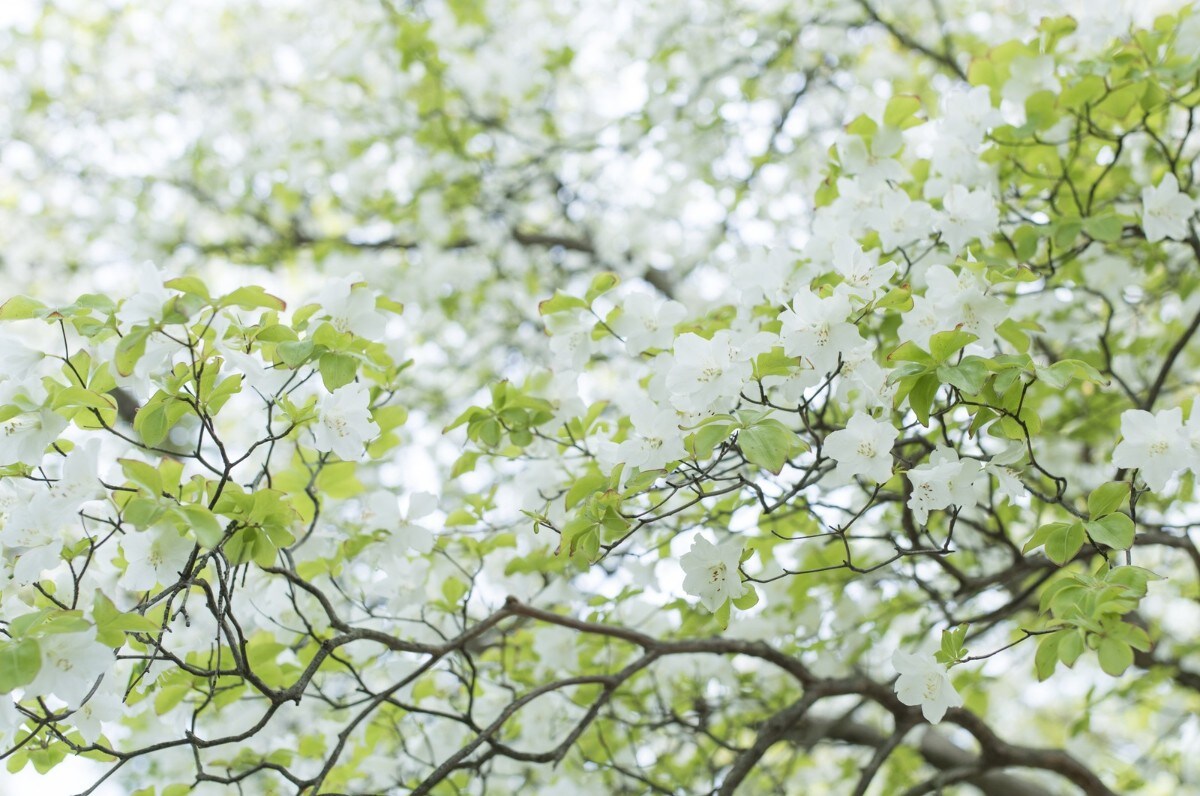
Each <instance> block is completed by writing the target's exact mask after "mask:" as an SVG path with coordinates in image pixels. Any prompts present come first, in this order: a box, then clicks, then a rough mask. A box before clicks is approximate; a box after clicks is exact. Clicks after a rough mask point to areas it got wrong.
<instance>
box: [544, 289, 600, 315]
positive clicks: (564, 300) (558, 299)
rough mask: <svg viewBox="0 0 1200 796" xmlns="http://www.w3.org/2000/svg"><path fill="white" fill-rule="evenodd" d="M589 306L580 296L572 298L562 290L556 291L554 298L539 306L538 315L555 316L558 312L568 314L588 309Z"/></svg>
mask: <svg viewBox="0 0 1200 796" xmlns="http://www.w3.org/2000/svg"><path fill="white" fill-rule="evenodd" d="M587 306H588V303H587V302H586V301H584V300H583V299H581V298H579V297H578V296H570V295H567V294H566V293H563V292H562V291H561V290H556V291H554V295H553V296H551V297H550V298H548V299H546V300H545V301H543V302H540V303H539V304H538V314H539V315H553V314H554V313H556V312H566V311H567V310H578V309H587Z"/></svg>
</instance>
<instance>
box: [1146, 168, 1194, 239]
mask: <svg viewBox="0 0 1200 796" xmlns="http://www.w3.org/2000/svg"><path fill="white" fill-rule="evenodd" d="M1195 212H1196V200H1195V199H1193V198H1192V197H1190V196H1188V195H1187V194H1185V193H1182V192H1181V191H1180V190H1179V180H1177V179H1176V178H1175V175H1174V174H1168V175H1167V176H1165V177H1163V178H1162V180H1160V181H1159V183H1158V185H1157V186H1155V187H1151V186H1146V187H1145V188H1143V189H1142V232H1144V233H1145V234H1146V240H1148V241H1150V242H1151V243H1154V242H1156V241H1160V240H1162V239H1163V238H1171V239H1173V240H1183V239H1184V238H1186V237H1187V236H1188V232H1189V222H1190V221H1191V220H1192V216H1193V215H1194V214H1195Z"/></svg>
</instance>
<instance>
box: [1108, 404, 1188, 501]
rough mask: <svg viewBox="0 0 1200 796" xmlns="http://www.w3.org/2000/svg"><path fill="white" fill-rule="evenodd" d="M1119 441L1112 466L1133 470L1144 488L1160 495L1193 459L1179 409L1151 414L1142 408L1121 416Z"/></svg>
mask: <svg viewBox="0 0 1200 796" xmlns="http://www.w3.org/2000/svg"><path fill="white" fill-rule="evenodd" d="M1121 437H1122V439H1121V441H1120V442H1119V443H1117V447H1116V448H1115V449H1114V450H1113V457H1112V460H1113V464H1115V465H1116V466H1118V467H1128V468H1136V469H1137V470H1138V472H1140V473H1141V476H1142V480H1144V481H1145V482H1146V485H1147V486H1149V487H1150V488H1151V489H1153V490H1154V491H1155V492H1159V491H1161V490H1162V489H1164V488H1165V487H1166V485H1167V481H1168V480H1170V478H1171V476H1173V475H1174V474H1175V473H1177V472H1178V471H1180V470H1182V469H1183V468H1184V467H1186V466H1188V464H1189V463H1190V461H1191V460H1192V457H1191V453H1192V449H1191V445H1190V439H1189V437H1188V435H1186V434H1185V433H1184V430H1183V410H1182V409H1180V408H1179V407H1174V408H1173V409H1164V410H1162V411H1159V412H1155V413H1154V414H1151V413H1150V412H1146V411H1143V410H1141V409H1128V410H1126V411H1124V412H1122V413H1121Z"/></svg>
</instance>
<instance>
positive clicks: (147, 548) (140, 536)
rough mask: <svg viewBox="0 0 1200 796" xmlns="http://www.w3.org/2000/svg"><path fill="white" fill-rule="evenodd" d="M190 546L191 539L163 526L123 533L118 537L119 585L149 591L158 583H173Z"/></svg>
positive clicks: (183, 563)
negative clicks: (122, 564) (122, 569)
mask: <svg viewBox="0 0 1200 796" xmlns="http://www.w3.org/2000/svg"><path fill="white" fill-rule="evenodd" d="M194 547H195V545H194V544H193V542H192V541H191V540H189V539H188V538H187V537H184V536H181V535H180V534H179V532H178V531H176V530H175V529H174V528H172V527H170V526H167V525H156V526H154V527H152V528H149V529H147V530H145V531H131V532H129V533H126V534H125V535H124V536H122V537H121V552H122V553H123V554H124V556H125V561H126V566H125V575H124V577H123V578H122V579H121V585H122V586H124V587H125V588H127V589H129V590H130V591H149V590H151V589H153V588H154V587H155V586H157V585H158V584H160V583H161V584H163V585H167V584H171V583H174V582H175V581H177V580H179V573H180V571H181V570H182V569H183V568H184V566H185V565H186V564H187V561H188V558H189V557H191V555H192V549H193V548H194Z"/></svg>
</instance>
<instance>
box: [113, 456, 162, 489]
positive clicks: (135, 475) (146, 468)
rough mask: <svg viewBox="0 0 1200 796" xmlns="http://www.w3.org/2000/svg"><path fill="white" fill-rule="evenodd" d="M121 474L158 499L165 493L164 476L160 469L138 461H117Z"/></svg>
mask: <svg viewBox="0 0 1200 796" xmlns="http://www.w3.org/2000/svg"><path fill="white" fill-rule="evenodd" d="M117 462H118V463H119V464H120V465H121V472H123V473H124V474H125V477H126V478H128V479H129V480H130V481H132V482H133V483H135V484H137V485H138V486H140V487H141V488H142V489H144V490H146V491H147V492H149V493H150V494H151V495H152V496H154V497H155V498H157V497H158V496H159V495H161V494H162V492H163V483H162V474H161V473H159V472H158V468H157V467H154V466H153V465H150V464H147V463H146V462H139V461H138V460H136V459H117Z"/></svg>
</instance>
